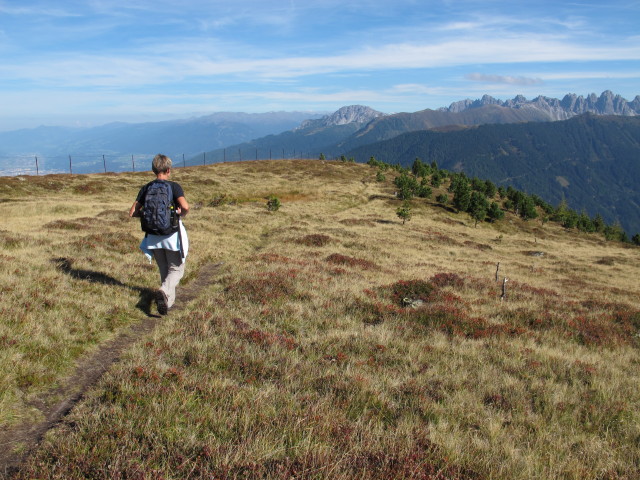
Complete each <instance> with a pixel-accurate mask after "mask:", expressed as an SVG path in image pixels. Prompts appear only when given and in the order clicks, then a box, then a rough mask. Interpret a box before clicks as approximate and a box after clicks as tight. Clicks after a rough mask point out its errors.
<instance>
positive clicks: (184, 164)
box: [182, 153, 187, 168]
mask: <svg viewBox="0 0 640 480" xmlns="http://www.w3.org/2000/svg"><path fill="white" fill-rule="evenodd" d="M186 166H187V164H186V163H184V153H183V154H182V168H184V167H186Z"/></svg>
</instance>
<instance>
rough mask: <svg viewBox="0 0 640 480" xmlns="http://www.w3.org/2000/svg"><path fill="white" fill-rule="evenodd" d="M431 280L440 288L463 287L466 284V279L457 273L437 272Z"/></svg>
mask: <svg viewBox="0 0 640 480" xmlns="http://www.w3.org/2000/svg"><path fill="white" fill-rule="evenodd" d="M430 282H431V284H432V285H434V286H436V287H439V288H444V287H462V285H464V280H463V279H462V278H461V277H460V276H459V275H457V274H455V273H436V274H435V275H434V276H433V277H431V279H430Z"/></svg>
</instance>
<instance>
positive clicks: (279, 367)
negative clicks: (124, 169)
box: [0, 161, 640, 479]
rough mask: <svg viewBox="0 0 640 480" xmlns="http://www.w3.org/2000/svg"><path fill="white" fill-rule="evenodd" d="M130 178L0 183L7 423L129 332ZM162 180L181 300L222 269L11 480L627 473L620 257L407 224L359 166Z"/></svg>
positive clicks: (535, 238)
mask: <svg viewBox="0 0 640 480" xmlns="http://www.w3.org/2000/svg"><path fill="white" fill-rule="evenodd" d="M390 176H391V175H389V177H390ZM149 177H150V176H149V175H143V174H122V175H117V176H116V175H94V176H73V177H69V176H55V177H43V178H40V179H37V178H28V179H25V180H20V179H19V178H17V179H0V198H3V199H6V200H11V201H8V202H6V203H5V205H10V206H11V208H12V209H14V208H15V209H19V210H20V211H22V212H24V215H15V216H14V215H12V216H10V217H9V219H8V220H7V222H6V224H5V226H4V227H3V230H2V232H0V242H2V246H3V253H2V255H3V258H2V273H1V276H0V282H1V286H2V291H3V296H2V300H1V301H0V302H1V306H0V308H1V309H2V312H3V315H2V322H1V324H0V328H2V332H0V342H2V345H3V348H2V350H1V352H2V353H1V355H2V357H1V358H0V371H2V372H7V373H4V374H3V377H2V378H0V382H2V383H1V385H0V386H1V387H2V388H1V391H2V392H4V393H3V395H2V399H1V400H0V401H1V402H2V409H1V411H2V417H0V422H2V424H3V425H4V426H8V425H12V424H16V423H17V422H19V421H21V420H23V419H25V418H29V417H37V415H38V411H37V409H36V408H35V407H33V406H30V405H31V404H33V399H34V398H37V397H38V395H39V394H40V393H41V392H43V391H46V389H47V388H49V387H50V386H51V385H52V384H56V383H57V382H60V381H61V379H62V378H63V377H64V376H65V375H67V374H68V373H69V372H70V370H71V369H72V367H73V365H74V363H75V362H76V361H77V360H78V358H80V357H81V356H82V355H85V354H90V352H91V351H92V349H94V348H95V347H96V346H97V345H99V344H101V343H102V342H104V341H106V339H108V338H110V337H112V336H113V335H115V334H116V333H117V332H119V331H121V330H122V329H123V328H125V327H126V326H127V325H130V324H132V323H134V322H136V321H139V319H140V318H141V316H143V315H144V313H143V312H142V311H141V310H140V307H136V305H140V301H141V299H143V297H144V293H145V291H146V289H148V288H151V287H153V286H154V285H155V283H156V276H157V273H156V272H155V267H153V266H149V265H147V264H146V263H145V261H144V260H143V258H142V256H141V254H140V253H139V252H138V251H136V248H137V243H138V241H139V238H140V234H139V231H138V228H139V227H138V225H137V224H136V223H135V221H129V220H128V219H127V218H126V215H124V214H123V213H122V212H125V211H126V209H127V208H128V206H130V204H131V201H132V199H133V197H134V196H135V194H136V192H137V189H138V188H139V186H140V185H141V184H143V183H144V182H145V181H147V180H148V179H149ZM174 177H175V178H174V179H175V180H176V181H178V182H180V183H181V184H182V185H183V187H184V188H185V191H186V192H187V197H188V199H189V201H190V202H191V203H192V205H194V206H195V207H196V208H195V209H194V211H193V212H192V213H191V215H190V216H189V217H188V218H187V222H186V223H187V228H188V230H189V232H190V239H191V243H192V251H191V253H190V257H189V261H188V267H187V269H188V273H187V277H186V278H185V282H184V287H185V288H188V287H189V285H190V283H191V282H193V280H194V279H195V278H196V277H197V275H198V271H199V270H200V269H201V267H202V266H204V265H205V264H208V263H212V262H218V261H222V260H223V261H225V265H224V266H223V267H222V270H221V271H219V273H218V274H217V275H216V276H215V278H211V279H210V285H209V286H208V287H207V289H206V292H205V293H204V294H202V295H200V296H199V297H198V298H196V299H195V300H193V301H191V302H190V303H188V304H185V305H182V306H181V309H180V310H177V311H175V312H173V313H172V314H170V315H169V316H168V317H167V318H165V319H163V320H162V322H161V323H160V324H159V327H158V328H157V329H156V330H155V331H154V332H153V334H152V335H150V336H149V337H147V338H144V339H141V340H140V341H139V342H138V343H137V344H136V345H135V346H134V347H133V348H132V349H130V351H128V352H127V354H126V355H125V356H124V358H123V359H122V360H121V361H120V362H119V363H118V364H116V365H115V366H114V367H113V368H112V369H111V370H110V372H109V374H107V375H106V376H105V377H103V379H102V380H101V381H100V383H99V384H98V385H97V386H96V387H95V388H94V389H93V390H92V391H91V392H90V393H89V394H88V395H87V397H86V398H85V399H84V400H83V401H82V402H81V403H80V404H79V405H78V406H77V407H76V408H75V409H74V410H73V412H72V413H71V414H70V415H69V416H68V417H67V419H66V420H65V422H64V423H63V424H62V425H61V426H60V427H59V428H56V429H55V430H53V431H51V432H50V433H49V434H48V435H47V437H46V439H45V441H44V442H43V444H42V445H41V447H40V448H39V450H38V451H37V452H36V453H35V455H33V456H32V457H30V459H29V460H28V463H27V464H26V465H25V466H24V468H23V470H22V472H21V474H20V475H19V477H20V478H87V477H93V478H291V477H293V478H332V479H334V478H338V479H340V478H342V479H348V478H380V479H382V478H385V479H388V478H510V479H518V478H522V479H525V478H576V479H579V478H580V479H582V478H635V477H637V475H638V474H639V473H640V454H638V451H639V450H638V441H639V439H640V427H639V425H640V418H638V411H640V409H639V408H638V407H639V406H640V393H639V392H638V389H637V385H638V381H639V380H640V378H639V376H640V375H639V374H638V368H637V367H638V363H639V361H640V357H639V355H638V346H639V341H640V338H639V333H640V303H639V302H638V298H640V297H639V295H638V294H639V293H640V292H639V291H638V290H639V287H638V286H637V277H638V268H639V267H640V264H639V263H638V249H636V248H632V247H629V246H625V245H621V244H616V243H606V242H604V241H602V240H601V239H599V238H598V237H596V236H593V235H580V234H575V233H572V234H570V235H569V234H567V233H566V232H564V231H563V230H562V229H560V228H558V227H556V226H553V225H545V226H542V225H541V224H540V223H539V222H538V223H534V222H528V223H524V222H521V221H520V220H519V219H517V218H512V217H507V218H506V219H505V220H503V221H501V222H499V223H497V224H495V225H489V224H482V225H479V226H478V227H477V228H473V222H472V221H471V220H470V219H469V218H468V217H466V216H463V215H460V216H458V215H455V214H452V213H450V212H448V211H446V210H444V209H441V208H438V207H437V206H435V204H432V203H431V202H430V201H428V200H414V203H413V213H414V215H413V219H412V220H411V221H410V222H408V223H407V224H406V225H404V226H403V225H402V224H401V222H400V221H399V220H398V219H397V217H395V209H396V208H397V206H398V205H399V201H397V200H395V199H394V198H393V186H392V183H391V179H390V178H389V179H388V180H387V182H385V183H379V182H376V181H375V169H371V168H369V167H368V166H364V165H355V164H344V163H332V162H319V161H308V162H307V161H286V162H284V161H274V162H246V163H235V164H220V165H215V166H210V167H204V168H197V169H195V168H194V169H184V170H182V169H180V170H176V171H175V173H174ZM443 191H444V190H443ZM437 193H438V192H434V196H435V195H436V194H437ZM269 194H275V195H277V196H278V197H279V198H280V200H281V202H282V205H283V206H282V208H281V209H280V211H278V212H276V213H269V212H267V210H266V208H265V201H266V200H265V199H266V197H267V196H268V195H269ZM105 225H106V226H105ZM497 262H500V265H501V272H500V273H501V275H507V276H508V277H509V282H508V283H507V298H506V299H505V300H502V301H501V300H500V294H501V283H500V282H496V281H495V270H496V263H497ZM5 291H6V292H7V294H6V295H5V294H4V292H5ZM409 303H411V304H412V305H411V306H407V304H409Z"/></svg>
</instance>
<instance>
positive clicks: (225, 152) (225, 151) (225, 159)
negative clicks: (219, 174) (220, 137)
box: [223, 148, 227, 162]
mask: <svg viewBox="0 0 640 480" xmlns="http://www.w3.org/2000/svg"><path fill="white" fill-rule="evenodd" d="M226 161H227V149H226V148H225V149H224V159H223V162H226Z"/></svg>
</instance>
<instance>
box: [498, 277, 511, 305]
mask: <svg viewBox="0 0 640 480" xmlns="http://www.w3.org/2000/svg"><path fill="white" fill-rule="evenodd" d="M507 280H509V279H508V278H507V277H504V280H503V281H502V295H500V300H504V299H505V298H507Z"/></svg>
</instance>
